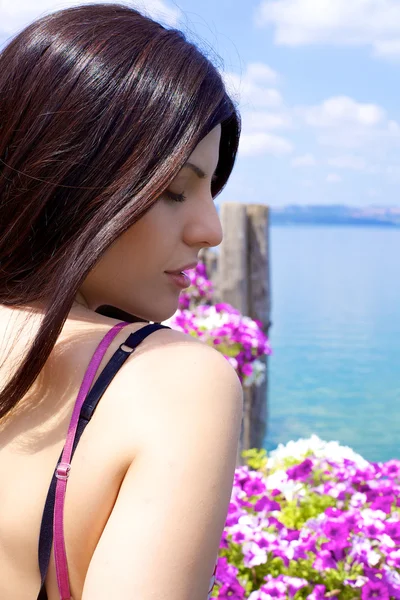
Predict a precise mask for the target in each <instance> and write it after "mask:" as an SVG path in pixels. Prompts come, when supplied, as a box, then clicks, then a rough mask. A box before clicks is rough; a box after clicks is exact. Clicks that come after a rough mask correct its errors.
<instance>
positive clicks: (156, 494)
mask: <svg viewBox="0 0 400 600" xmlns="http://www.w3.org/2000/svg"><path fill="white" fill-rule="evenodd" d="M160 352H161V353H162V354H163V358H164V360H162V361H161V362H160V363H159V364H160V367H157V376H155V377H153V378H152V379H151V380H148V379H147V381H145V378H141V376H140V375H139V369H137V368H136V369H133V370H132V371H135V378H134V380H133V381H132V388H133V390H136V392H135V393H139V394H142V395H143V394H144V392H146V397H143V398H142V399H141V401H142V402H143V406H145V407H146V408H144V409H143V412H144V423H146V418H147V420H148V426H144V431H146V432H147V437H146V439H143V440H142V443H141V445H140V448H139V450H138V452H137V454H136V456H135V458H134V460H133V461H132V463H131V465H130V468H129V469H128V471H127V473H126V475H125V478H124V481H123V483H122V486H121V489H120V491H119V495H118V498H117V501H116V503H115V506H114V508H113V511H112V513H111V515H110V518H109V520H108V523H107V525H106V527H105V529H104V531H103V533H102V536H101V538H100V541H99V543H98V545H97V547H96V550H95V552H94V555H93V557H92V560H91V563H90V566H89V569H88V573H87V576H86V580H85V586H84V591H83V596H82V600H94V599H96V600H105V599H107V600H109V599H110V598H118V599H121V600H122V599H123V600H129V599H132V600H133V599H134V600H206V598H207V592H208V585H209V581H210V578H211V575H212V572H213V568H214V563H215V560H216V557H217V554H218V547H219V543H220V540H221V535H222V532H223V528H224V525H225V521H226V516H227V511H228V506H229V501H230V498H231V492H232V484H233V476H234V471H235V466H236V457H237V448H238V442H239V438H240V426H241V420H242V408H243V404H242V402H243V399H242V389H241V386H240V382H239V380H238V377H237V375H236V373H235V372H234V370H233V369H232V367H231V366H230V365H229V363H228V362H227V361H226V359H225V358H224V357H223V356H222V355H220V354H219V353H217V352H216V351H215V350H213V349H211V348H208V347H205V346H202V345H201V346H200V345H197V344H188V345H186V346H184V347H171V346H170V347H168V350H167V349H166V348H164V349H163V350H162V351H160ZM145 360H146V359H145V357H144V358H143V361H145ZM133 363H134V361H132V364H133ZM153 364H154V356H153ZM174 365H175V366H174ZM142 367H143V364H142ZM153 370H154V367H153ZM142 371H145V369H144V370H142ZM155 411H156V414H154V412H155ZM146 415H147V416H146Z"/></svg>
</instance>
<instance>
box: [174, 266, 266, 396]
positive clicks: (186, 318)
mask: <svg viewBox="0 0 400 600" xmlns="http://www.w3.org/2000/svg"><path fill="white" fill-rule="evenodd" d="M188 274H189V276H190V278H191V282H192V285H191V286H190V288H188V290H187V292H186V293H183V294H181V297H180V308H179V310H178V311H177V312H176V313H175V315H174V316H173V317H172V318H171V319H168V321H164V323H165V324H168V325H170V326H171V327H172V328H173V329H178V330H179V331H183V332H184V333H187V334H189V335H192V336H194V337H197V338H199V339H200V340H202V341H203V342H205V343H207V344H209V345H211V346H213V347H214V348H216V349H217V350H219V351H220V352H221V353H222V354H223V355H224V356H225V357H226V358H227V360H228V361H229V362H230V363H231V365H232V366H233V367H234V369H236V372H237V374H238V376H239V379H240V381H241V382H242V384H243V385H244V386H246V387H247V386H250V385H253V384H255V385H259V384H260V383H261V382H262V381H263V380H264V377H265V365H264V363H263V362H262V361H261V360H260V358H261V357H263V356H265V355H268V354H271V347H270V345H269V341H268V338H267V337H266V336H265V334H264V333H263V331H262V329H261V325H262V324H261V323H259V322H257V321H253V319H250V318H249V317H245V316H243V315H241V314H240V312H239V311H238V310H236V309H235V308H233V307H232V306H230V304H222V303H220V304H215V305H212V304H208V302H210V301H211V300H212V296H213V286H212V283H211V281H209V280H208V279H207V275H206V269H205V266H204V265H203V264H202V263H200V264H199V265H198V267H197V269H193V270H192V271H189V272H188Z"/></svg>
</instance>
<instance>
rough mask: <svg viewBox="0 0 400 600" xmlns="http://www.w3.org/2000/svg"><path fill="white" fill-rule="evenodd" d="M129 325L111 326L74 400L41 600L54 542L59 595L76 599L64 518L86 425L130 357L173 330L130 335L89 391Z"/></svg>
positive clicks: (47, 536)
mask: <svg viewBox="0 0 400 600" xmlns="http://www.w3.org/2000/svg"><path fill="white" fill-rule="evenodd" d="M129 324H130V322H127V321H123V322H120V323H117V325H115V326H114V327H112V329H110V330H109V331H108V332H107V333H106V335H105V336H104V337H103V339H102V341H101V342H100V344H99V345H98V347H97V349H96V351H95V353H94V354H93V357H92V359H91V361H90V363H89V366H88V368H87V370H86V373H85V375H84V378H83V381H82V384H81V387H80V389H79V393H78V396H77V398H76V401H75V405H74V408H73V411H72V417H71V421H70V424H69V427H68V433H67V438H66V442H65V445H64V448H63V451H62V452H61V456H60V458H59V461H58V464H57V467H56V469H55V471H54V474H53V477H52V480H51V483H50V487H49V490H48V493H47V498H46V503H45V506H44V510H43V516H42V523H41V527H40V536H39V568H40V575H41V587H40V592H39V596H38V600H47V593H46V588H45V580H46V576H47V571H48V568H49V563H50V556H51V549H52V546H53V542H54V559H55V566H56V576H57V585H58V590H59V594H60V600H73V599H72V596H71V592H70V587H69V577H68V564H67V556H66V550H65V542H64V529H63V517H64V501H65V493H66V488H67V483H68V476H69V473H70V470H71V461H72V457H73V455H74V452H75V450H76V447H77V445H78V442H79V440H80V437H81V435H82V433H83V431H84V429H85V427H86V425H87V424H88V423H89V421H90V419H91V417H92V415H93V413H94V411H95V410H96V407H97V404H98V402H99V401H100V399H101V397H102V396H103V394H104V392H105V391H106V389H107V387H108V386H109V384H110V383H111V381H112V379H113V377H114V376H115V375H116V373H117V372H118V371H119V369H120V368H121V367H122V365H123V364H124V362H125V361H126V360H127V358H128V357H129V355H130V354H132V352H133V351H134V350H135V348H136V347H137V346H138V345H139V344H140V343H141V342H142V341H143V340H144V339H145V338H146V337H147V336H148V335H150V334H151V333H153V332H154V331H157V330H159V329H170V327H167V326H166V325H161V324H159V323H152V324H149V325H146V326H144V327H142V328H141V329H139V330H138V331H136V332H135V333H131V334H130V335H129V336H128V338H127V339H126V340H125V341H124V342H123V343H122V344H121V345H120V346H119V348H118V349H117V350H116V352H115V353H114V354H113V356H112V357H111V359H110V360H109V361H108V363H107V364H106V366H105V367H104V369H103V370H102V371H101V373H100V375H99V377H98V378H97V380H96V383H95V384H94V386H93V388H92V389H90V386H91V384H92V383H93V379H94V377H95V375H96V373H97V371H98V368H99V366H100V363H101V360H102V358H103V356H104V354H105V352H106V350H107V348H108V347H109V345H110V344H111V342H112V341H113V339H114V338H115V336H116V335H117V333H118V332H119V331H120V330H121V329H122V328H123V327H126V325H129ZM89 390H90V391H89ZM217 560H218V559H217ZM216 569H217V562H216V563H215V568H214V572H213V575H212V577H211V580H210V587H209V591H208V596H207V600H209V599H210V598H211V592H212V590H213V587H214V584H215V573H216Z"/></svg>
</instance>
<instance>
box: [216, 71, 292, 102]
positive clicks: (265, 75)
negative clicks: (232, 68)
mask: <svg viewBox="0 0 400 600" xmlns="http://www.w3.org/2000/svg"><path fill="white" fill-rule="evenodd" d="M222 77H223V79H224V82H225V85H226V88H227V90H228V92H229V94H230V95H231V96H232V97H233V98H235V100H236V101H237V102H238V103H240V104H241V106H242V107H247V108H249V109H252V108H254V107H257V108H276V107H279V106H281V105H282V96H281V94H280V92H279V91H278V90H277V89H276V88H274V87H269V84H270V83H272V82H274V83H275V82H276V80H277V77H278V76H277V74H276V73H275V71H273V70H272V69H271V68H270V67H269V66H268V65H265V64H263V63H250V64H249V65H248V66H247V70H246V72H245V74H244V75H243V76H242V77H241V76H240V75H237V73H232V72H227V73H222ZM266 84H267V85H266Z"/></svg>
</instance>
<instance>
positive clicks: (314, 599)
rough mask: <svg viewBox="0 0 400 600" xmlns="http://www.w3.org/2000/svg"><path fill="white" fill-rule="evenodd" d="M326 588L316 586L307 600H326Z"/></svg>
mask: <svg viewBox="0 0 400 600" xmlns="http://www.w3.org/2000/svg"><path fill="white" fill-rule="evenodd" d="M325 590H326V588H325V586H324V585H316V586H315V588H314V590H313V591H312V592H311V594H309V595H308V596H307V600H325V598H326V596H325Z"/></svg>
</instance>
